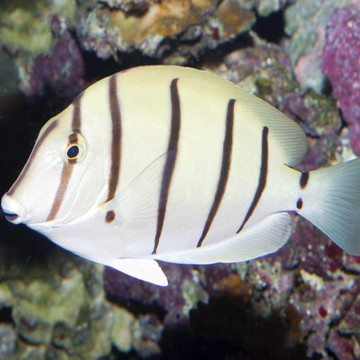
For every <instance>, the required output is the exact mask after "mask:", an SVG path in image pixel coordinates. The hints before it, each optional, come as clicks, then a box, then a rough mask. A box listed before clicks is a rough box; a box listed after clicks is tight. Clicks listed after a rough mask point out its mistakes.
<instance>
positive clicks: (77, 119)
mask: <svg viewBox="0 0 360 360" xmlns="http://www.w3.org/2000/svg"><path fill="white" fill-rule="evenodd" d="M81 96H82V94H80V95H79V96H78V97H77V98H76V99H75V100H74V102H73V106H74V110H73V117H72V124H71V128H72V131H73V132H80V129H81V109H80V99H81Z"/></svg>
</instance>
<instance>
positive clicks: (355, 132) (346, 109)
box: [322, 7, 360, 155]
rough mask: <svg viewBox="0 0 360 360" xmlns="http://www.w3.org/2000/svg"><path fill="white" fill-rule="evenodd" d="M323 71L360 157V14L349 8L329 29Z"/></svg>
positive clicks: (333, 17) (337, 14)
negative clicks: (348, 126) (347, 124)
mask: <svg viewBox="0 0 360 360" xmlns="http://www.w3.org/2000/svg"><path fill="white" fill-rule="evenodd" d="M322 57H323V68H324V71H325V74H326V75H327V76H328V78H329V79H330V82H331V84H332V87H333V95H334V97H335V98H336V99H337V100H338V101H339V107H340V109H341V111H342V113H343V116H344V118H345V119H346V121H347V122H348V123H349V125H350V142H351V145H352V147H353V149H354V152H355V153H356V154H357V155H360V71H359V66H360V61H359V59H360V11H359V10H358V9H355V8H351V7H345V8H341V9H337V10H335V11H334V12H333V13H332V15H331V16H330V19H329V22H328V24H327V28H326V42H325V46H324V49H323V54H322Z"/></svg>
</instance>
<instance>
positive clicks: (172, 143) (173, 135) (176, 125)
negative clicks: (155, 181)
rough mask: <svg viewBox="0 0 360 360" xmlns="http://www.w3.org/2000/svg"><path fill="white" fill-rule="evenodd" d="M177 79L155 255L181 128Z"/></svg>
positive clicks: (172, 88)
mask: <svg viewBox="0 0 360 360" xmlns="http://www.w3.org/2000/svg"><path fill="white" fill-rule="evenodd" d="M178 80H179V79H178V78H176V79H173V80H172V81H171V84H170V99H171V128H170V136H169V143H168V149H167V158H166V162H165V166H164V170H163V175H162V181H161V189H160V198H159V206H158V216H157V226H156V234H155V240H154V249H153V251H152V254H156V251H157V248H158V246H159V241H160V236H161V232H162V229H163V225H164V219H165V213H166V205H167V201H168V197H169V190H170V185H171V179H172V176H173V172H174V169H175V163H176V155H177V148H178V143H179V135H180V126H181V110H180V98H179V90H178V85H177V84H178Z"/></svg>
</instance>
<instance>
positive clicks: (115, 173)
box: [106, 75, 121, 201]
mask: <svg viewBox="0 0 360 360" xmlns="http://www.w3.org/2000/svg"><path fill="white" fill-rule="evenodd" d="M109 105H110V114H111V122H112V130H111V131H112V140H111V168H110V176H109V190H108V196H107V199H106V201H109V200H111V199H112V198H113V197H114V196H115V194H116V189H117V186H118V182H119V173H120V149H121V113H120V105H119V99H118V94H117V83H116V75H114V76H112V77H111V78H110V80H109Z"/></svg>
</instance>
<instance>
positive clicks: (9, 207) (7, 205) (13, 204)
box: [1, 193, 26, 224]
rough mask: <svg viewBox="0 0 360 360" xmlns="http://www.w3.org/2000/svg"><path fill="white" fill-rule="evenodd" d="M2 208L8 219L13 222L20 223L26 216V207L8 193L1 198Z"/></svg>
mask: <svg viewBox="0 0 360 360" xmlns="http://www.w3.org/2000/svg"><path fill="white" fill-rule="evenodd" d="M1 208H2V211H3V213H4V215H5V218H6V220H8V221H10V222H11V223H13V224H20V223H22V222H24V220H25V218H26V210H25V208H24V207H23V206H22V205H21V204H20V203H19V202H18V201H16V200H15V199H14V198H12V197H11V196H10V195H9V194H8V193H6V194H5V195H4V196H3V197H2V199H1Z"/></svg>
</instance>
